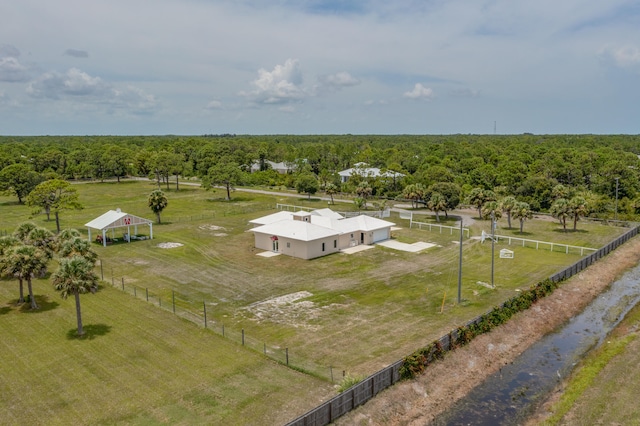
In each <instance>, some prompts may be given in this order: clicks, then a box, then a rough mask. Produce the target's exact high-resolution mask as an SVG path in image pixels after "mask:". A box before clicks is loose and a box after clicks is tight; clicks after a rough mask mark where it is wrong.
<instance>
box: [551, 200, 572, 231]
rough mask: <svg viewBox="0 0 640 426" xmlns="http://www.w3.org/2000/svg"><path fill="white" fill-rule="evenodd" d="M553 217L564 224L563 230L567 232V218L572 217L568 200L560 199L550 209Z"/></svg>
mask: <svg viewBox="0 0 640 426" xmlns="http://www.w3.org/2000/svg"><path fill="white" fill-rule="evenodd" d="M549 213H551V216H553V217H555V218H556V219H558V220H559V221H560V223H561V224H562V229H564V231H565V232H567V217H569V216H570V215H571V206H570V205H569V201H567V199H566V198H558V199H557V200H556V201H554V202H553V204H552V205H551V208H550V209H549Z"/></svg>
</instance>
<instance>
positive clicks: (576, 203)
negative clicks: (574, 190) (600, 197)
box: [569, 195, 589, 231]
mask: <svg viewBox="0 0 640 426" xmlns="http://www.w3.org/2000/svg"><path fill="white" fill-rule="evenodd" d="M569 207H570V209H571V216H573V230H574V231H575V230H576V228H577V227H578V221H579V220H580V218H581V217H584V216H586V215H588V214H589V207H588V205H587V200H585V199H584V197H581V196H579V195H577V196H575V197H573V198H572V199H571V200H569Z"/></svg>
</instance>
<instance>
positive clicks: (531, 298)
mask: <svg viewBox="0 0 640 426" xmlns="http://www.w3.org/2000/svg"><path fill="white" fill-rule="evenodd" d="M558 285H559V282H554V281H552V280H551V279H548V278H547V279H546V280H544V281H541V282H539V283H538V284H536V285H533V286H531V288H529V289H528V290H526V291H524V292H522V293H520V294H519V295H517V296H515V297H512V298H511V299H509V300H507V301H506V302H504V303H503V304H502V305H501V306H497V307H495V308H493V309H492V310H491V311H489V312H487V313H486V314H484V315H482V316H480V317H478V318H476V319H475V320H473V321H470V322H469V323H468V324H467V325H464V326H461V327H458V328H457V329H455V330H454V331H452V332H450V333H449V336H448V338H449V342H450V343H449V350H453V349H455V348H458V347H460V346H464V345H466V344H467V343H469V342H470V341H471V340H473V338H475V337H476V336H479V335H480V334H483V333H487V332H489V331H491V330H493V329H494V328H495V327H497V326H499V325H500V324H504V323H505V322H507V321H508V320H509V319H510V318H511V317H512V316H513V315H514V314H516V313H518V312H521V311H524V310H527V309H529V308H530V307H531V305H533V304H534V303H535V302H537V301H538V300H540V299H542V298H543V297H546V296H547V295H549V294H551V293H553V291H554V290H555V289H556V288H558ZM441 340H442V339H439V340H436V341H434V342H433V343H431V344H430V345H428V346H426V347H424V348H422V349H418V350H417V351H415V352H414V353H413V354H411V355H409V356H407V357H405V358H404V360H403V363H402V366H401V367H400V377H401V378H403V379H410V378H413V377H415V376H417V375H419V374H421V373H422V372H424V370H425V369H426V368H427V366H428V365H429V364H431V363H432V362H434V361H435V360H437V359H440V358H442V357H443V356H444V353H445V350H444V349H443V347H442V343H441Z"/></svg>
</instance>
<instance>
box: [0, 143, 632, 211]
mask: <svg viewBox="0 0 640 426" xmlns="http://www.w3.org/2000/svg"><path fill="white" fill-rule="evenodd" d="M639 142H640V136H637V135H531V134H525V135H506V136H502V135H500V136H498V135H449V136H435V135H432V136H428V135H427V136H425V135H395V136H383V135H307V136H299V135H263V136H248V135H220V136H216V135H206V136H190V137H187V136H133V137H125V136H95V137H89V136H88V137H76V136H73V137H71V136H70V137H53V136H43V137H0V191H4V192H6V193H11V194H13V195H15V196H16V197H17V198H18V201H19V202H24V200H25V199H26V196H27V195H28V194H29V193H30V192H31V190H32V189H33V188H35V186H36V185H37V184H38V183H40V182H42V181H47V180H52V179H61V180H69V179H77V180H79V179H94V180H103V179H116V180H119V179H121V178H123V177H126V176H144V177H149V178H151V179H154V180H157V182H158V185H159V186H160V185H162V186H164V187H166V189H169V188H170V185H172V186H173V185H175V189H176V190H179V184H180V179H184V178H190V177H195V178H199V179H201V180H202V182H203V184H204V186H205V187H206V188H210V187H211V186H214V185H216V186H218V185H220V186H223V187H225V188H226V190H227V197H228V198H230V197H231V191H232V189H233V187H234V186H237V185H247V186H251V185H259V186H272V187H286V188H292V189H297V190H298V192H300V193H305V194H309V195H312V194H315V193H316V192H318V191H326V193H327V195H329V196H333V195H334V194H337V193H346V194H352V195H353V196H354V197H355V198H356V202H358V203H360V205H361V206H367V201H368V200H369V199H375V200H381V199H393V198H406V199H410V200H413V199H415V202H416V203H417V204H419V205H421V206H425V207H429V208H432V209H433V210H434V211H435V212H436V213H437V214H439V213H441V212H442V213H444V214H445V215H446V212H447V211H448V210H450V209H451V206H452V203H454V201H455V199H456V198H458V199H459V201H460V202H466V201H467V200H469V197H470V196H471V195H472V192H474V191H475V192H478V191H492V192H494V194H495V197H494V198H496V200H493V201H495V202H498V200H502V199H503V198H505V197H513V198H514V199H515V200H516V202H518V203H526V204H527V205H528V206H529V208H530V210H531V211H535V212H550V213H551V211H552V206H553V205H554V204H555V205H556V207H553V210H554V211H560V212H561V211H562V210H567V209H568V207H566V206H565V207H563V206H564V202H558V200H559V199H564V200H566V201H567V203H566V204H567V205H569V204H571V203H570V202H571V201H572V199H573V198H575V197H581V198H582V199H584V201H585V205H588V215H590V216H595V217H602V218H612V217H614V216H616V217H619V218H620V219H634V218H635V217H636V215H637V214H638V213H640V176H639V171H638V170H639V169H638V167H639V166H640V164H639V160H638V154H640V152H639V151H640V144H639ZM270 162H278V163H284V164H286V165H287V167H288V172H286V173H279V172H278V171H276V170H273V168H272V167H271V166H270V164H271V163H270ZM358 163H365V164H366V165H367V167H376V168H378V169H380V170H381V171H382V172H386V171H393V172H394V173H397V174H398V175H402V177H401V178H390V177H389V176H388V175H387V176H386V177H376V178H372V177H369V176H360V175H357V174H356V175H352V176H351V177H350V178H349V179H348V180H347V181H346V182H342V181H341V179H340V178H339V176H338V172H340V171H342V170H345V169H348V168H351V167H354V165H355V164H358ZM394 176H395V175H394ZM170 182H171V183H170ZM412 185H413V186H412ZM559 185H561V187H564V188H568V189H569V190H570V192H571V194H566V195H565V196H564V197H558V196H557V194H555V193H554V190H556V188H558V186H559ZM416 192H417V193H418V194H420V195H421V196H420V197H417V198H416V197H414V196H407V195H412V194H415V193H416ZM556 192H557V191H556ZM434 195H435V196H434ZM487 201H488V202H492V200H487ZM573 201H574V203H573V204H575V203H577V202H578V201H580V200H579V199H575V200H573ZM507 204H508V205H509V203H507ZM520 207H522V205H520ZM500 210H501V211H504V210H503V209H500ZM574 210H575V209H574ZM494 211H495V209H494ZM507 211H511V209H509V208H508V209H507ZM481 213H482V212H480V214H481ZM516 214H517V213H516ZM560 215H561V216H565V213H560ZM570 216H571V215H570V212H569V214H568V215H567V216H566V218H569V217H570Z"/></svg>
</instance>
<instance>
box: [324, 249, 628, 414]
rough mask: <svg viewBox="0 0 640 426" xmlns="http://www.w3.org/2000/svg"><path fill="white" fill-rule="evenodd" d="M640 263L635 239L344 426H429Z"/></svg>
mask: <svg viewBox="0 0 640 426" xmlns="http://www.w3.org/2000/svg"><path fill="white" fill-rule="evenodd" d="M639 261H640V239H638V238H635V239H633V240H631V241H630V242H628V243H627V244H625V245H624V246H623V247H621V248H619V249H618V250H616V251H615V252H614V253H612V254H610V255H609V256H607V257H606V258H604V259H602V260H601V261H600V262H598V264H597V265H593V266H591V267H590V268H588V269H587V270H585V271H583V272H581V273H580V274H578V275H577V276H575V277H573V278H571V279H570V280H568V281H567V282H565V283H564V284H563V285H562V286H561V287H560V288H559V289H558V290H556V291H555V292H554V293H553V295H552V296H550V297H547V298H546V299H544V300H542V301H540V302H538V303H537V304H536V305H534V306H533V307H532V308H531V309H529V310H528V311H526V312H522V313H520V314H518V315H516V316H514V317H513V318H512V320H511V321H509V322H508V323H507V324H505V325H503V326H501V327H499V328H498V329H496V330H494V331H492V332H491V333H489V334H486V335H483V336H480V337H478V338H476V339H475V340H474V341H473V342H471V344H469V345H468V346H465V347H463V348H460V349H458V350H456V351H454V352H452V353H450V354H448V355H447V356H446V357H445V359H444V360H442V361H441V362H438V363H436V364H433V365H432V366H430V367H429V368H428V369H427V371H426V372H425V374H423V375H422V376H420V377H418V378H416V379H414V380H410V381H404V382H401V383H399V384H397V385H395V386H393V387H392V388H390V389H387V390H386V391H383V392H382V393H380V394H379V395H378V396H377V397H376V398H374V400H372V401H369V402H368V403H366V404H365V405H364V406H362V407H359V408H358V409H357V410H355V411H353V412H352V413H350V414H349V415H347V416H344V417H343V418H341V419H339V420H338V421H337V422H336V424H339V425H347V424H348V425H352V424H358V425H424V424H427V423H429V422H430V421H431V420H433V419H434V418H435V417H436V416H437V415H439V414H441V413H443V412H444V411H446V410H447V408H448V407H450V406H451V405H452V404H453V403H454V402H455V401H457V400H458V399H460V398H462V397H463V396H464V395H466V394H467V393H468V392H469V391H470V390H471V389H473V388H474V387H475V386H477V385H478V384H480V383H481V382H482V381H483V380H484V379H485V378H486V377H488V376H489V375H491V374H493V373H494V372H496V371H497V370H498V369H499V368H501V367H502V366H503V365H506V364H508V363H510V362H512V361H513V360H514V359H515V358H516V357H517V356H518V355H519V354H520V353H522V352H523V351H524V350H525V349H527V348H528V347H529V346H530V345H531V344H533V343H534V342H536V341H537V340H538V339H540V338H541V337H542V336H544V335H545V334H546V333H548V332H550V331H552V330H553V329H555V328H556V327H557V326H559V325H561V324H562V323H564V322H565V321H567V320H568V319H569V318H571V317H572V316H574V315H575V314H577V313H578V312H580V311H581V310H582V309H583V308H584V307H585V306H586V305H587V304H588V303H589V302H590V301H591V300H592V299H593V298H594V297H595V296H597V295H598V294H599V293H601V292H602V291H603V290H604V289H605V288H606V287H607V286H608V285H609V284H610V283H612V282H613V281H614V280H615V279H616V278H617V277H618V276H620V275H621V274H622V273H623V272H624V271H625V270H626V269H628V268H630V267H632V266H635V265H636V264H637V263H638V262H639Z"/></svg>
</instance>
